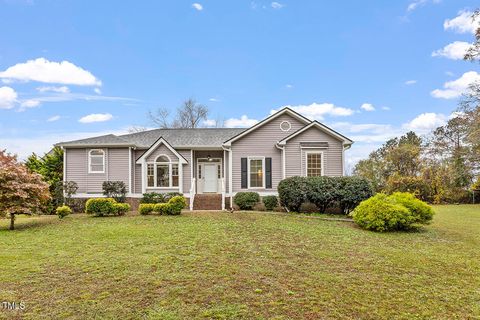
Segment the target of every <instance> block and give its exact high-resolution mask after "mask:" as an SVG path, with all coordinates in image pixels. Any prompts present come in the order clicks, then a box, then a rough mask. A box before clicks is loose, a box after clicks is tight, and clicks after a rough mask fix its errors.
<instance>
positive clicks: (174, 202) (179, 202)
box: [168, 195, 187, 215]
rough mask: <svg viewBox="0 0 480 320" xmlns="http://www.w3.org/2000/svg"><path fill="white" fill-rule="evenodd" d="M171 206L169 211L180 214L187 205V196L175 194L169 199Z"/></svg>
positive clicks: (172, 213)
mask: <svg viewBox="0 0 480 320" xmlns="http://www.w3.org/2000/svg"><path fill="white" fill-rule="evenodd" d="M168 205H169V206H170V209H169V213H168V214H171V215H179V214H180V213H181V212H182V210H183V209H185V208H186V207H187V203H186V202H185V198H184V197H183V196H178V195H177V196H174V197H172V198H171V199H170V200H169V201H168Z"/></svg>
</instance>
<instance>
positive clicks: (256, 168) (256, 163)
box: [248, 157, 265, 189]
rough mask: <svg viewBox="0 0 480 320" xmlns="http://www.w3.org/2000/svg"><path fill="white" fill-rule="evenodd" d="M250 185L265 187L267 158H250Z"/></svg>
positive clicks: (251, 186) (250, 186)
mask: <svg viewBox="0 0 480 320" xmlns="http://www.w3.org/2000/svg"><path fill="white" fill-rule="evenodd" d="M248 187H249V188H253V189H254V188H265V158H264V157H250V158H248Z"/></svg>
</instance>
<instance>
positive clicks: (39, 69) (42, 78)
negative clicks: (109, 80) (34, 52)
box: [0, 58, 102, 86]
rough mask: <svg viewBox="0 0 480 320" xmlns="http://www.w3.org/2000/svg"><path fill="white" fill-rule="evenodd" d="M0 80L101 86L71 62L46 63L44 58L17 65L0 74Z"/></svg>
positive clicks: (93, 77) (98, 81)
mask: <svg viewBox="0 0 480 320" xmlns="http://www.w3.org/2000/svg"><path fill="white" fill-rule="evenodd" d="M0 78H2V79H4V80H7V81H13V80H18V81H38V82H44V83H59V84H73V85H80V86H101V85H102V83H101V81H100V80H98V79H97V78H96V77H95V76H94V75H93V74H91V73H90V72H89V71H87V70H85V69H82V68H80V67H78V66H76V65H74V64H73V63H71V62H68V61H62V62H54V61H48V60H47V59H45V58H38V59H35V60H28V61H27V62H25V63H17V64H16V65H14V66H11V67H9V68H8V69H7V70H5V71H3V72H0Z"/></svg>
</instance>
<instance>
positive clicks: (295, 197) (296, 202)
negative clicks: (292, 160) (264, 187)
mask: <svg viewBox="0 0 480 320" xmlns="http://www.w3.org/2000/svg"><path fill="white" fill-rule="evenodd" d="M306 193H307V180H306V178H305V177H290V178H287V179H283V180H282V181H280V183H279V184H278V196H279V198H280V205H282V206H284V207H286V208H287V209H288V210H289V211H294V212H298V211H299V209H300V207H301V206H302V203H304V202H305V201H306Z"/></svg>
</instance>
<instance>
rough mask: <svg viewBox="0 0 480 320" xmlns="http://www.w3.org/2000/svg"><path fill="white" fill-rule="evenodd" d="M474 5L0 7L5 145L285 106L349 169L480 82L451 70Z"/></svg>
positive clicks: (44, 146)
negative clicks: (185, 107) (337, 144)
mask: <svg viewBox="0 0 480 320" xmlns="http://www.w3.org/2000/svg"><path fill="white" fill-rule="evenodd" d="M476 5H477V6H478V2H477V3H475V1H461V0H441V1H440V0H405V1H404V0H397V1H380V0H377V1H373V0H372V1H349V2H348V3H346V1H344V2H343V3H340V2H338V1H328V2H327V1H277V2H272V1H220V0H218V1H212V0H209V1H201V0H200V1H199V2H193V1H168V2H167V1H115V2H114V1H102V2H100V1H41V0H30V1H26V0H25V1H22V0H0V79H1V82H0V148H7V150H9V151H11V152H15V153H18V154H19V156H20V157H25V156H26V155H28V154H29V153H30V152H32V151H35V152H38V153H41V152H45V151H48V150H49V148H50V147H51V145H52V144H53V143H55V142H58V141H60V140H70V139H76V138H81V137H86V136H92V135H97V134H104V133H110V132H111V133H121V132H125V131H127V130H128V128H129V127H131V126H146V127H150V126H151V125H152V124H151V123H149V122H148V119H147V117H146V113H147V111H148V110H150V109H155V108H156V107H159V106H162V107H167V108H171V109H175V108H176V107H177V106H179V105H180V104H181V102H182V101H183V100H185V99H187V98H189V97H194V98H195V99H196V100H197V101H198V102H200V103H203V104H206V105H208V106H209V107H210V110H211V114H210V117H209V118H210V119H211V121H209V122H208V124H211V123H213V122H214V120H218V119H222V120H224V121H225V122H226V124H227V125H228V126H241V125H249V124H252V123H254V121H255V120H258V119H262V118H264V117H266V116H267V115H269V114H270V113H271V111H272V110H275V109H279V108H281V107H282V106H292V107H294V108H296V109H297V110H299V111H301V112H302V113H304V114H305V115H307V116H309V117H311V118H315V119H317V120H319V121H321V122H323V123H325V124H327V125H329V126H332V127H333V128H335V129H337V130H339V131H340V132H342V133H343V134H345V135H347V136H349V137H351V138H352V139H353V140H355V141H356V143H355V145H354V147H353V148H352V150H350V151H349V152H348V153H347V156H348V161H349V163H350V164H353V163H354V162H355V161H358V159H360V158H362V157H365V156H367V155H368V153H369V152H370V151H371V150H372V149H374V148H375V147H378V146H379V145H380V144H381V143H382V142H384V141H385V140H386V139H388V138H389V137H392V136H395V135H398V134H401V133H403V132H405V131H406V130H408V129H413V130H416V131H417V132H419V133H420V134H426V133H428V131H429V130H430V129H431V128H433V127H436V126H437V125H440V124H443V123H444V122H445V121H446V120H447V119H448V117H449V116H450V115H451V113H452V112H453V111H454V110H455V109H456V106H457V102H458V96H459V95H460V94H461V92H462V91H463V90H464V89H465V87H466V85H468V83H469V82H471V81H474V80H477V79H478V78H479V77H480V76H479V74H478V73H477V72H476V71H477V70H478V65H476V64H472V63H468V62H464V61H462V60H460V59H458V58H459V57H460V56H461V54H462V50H464V48H465V46H466V45H467V43H468V42H471V41H472V40H473V34H472V30H473V29H474V26H475V25H474V24H472V22H471V20H470V19H469V16H468V15H469V11H471V10H473V9H475V8H476V7H475V6H476ZM362 106H363V108H362Z"/></svg>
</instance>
